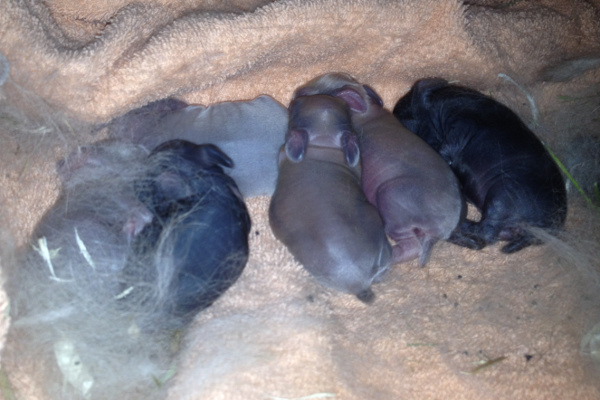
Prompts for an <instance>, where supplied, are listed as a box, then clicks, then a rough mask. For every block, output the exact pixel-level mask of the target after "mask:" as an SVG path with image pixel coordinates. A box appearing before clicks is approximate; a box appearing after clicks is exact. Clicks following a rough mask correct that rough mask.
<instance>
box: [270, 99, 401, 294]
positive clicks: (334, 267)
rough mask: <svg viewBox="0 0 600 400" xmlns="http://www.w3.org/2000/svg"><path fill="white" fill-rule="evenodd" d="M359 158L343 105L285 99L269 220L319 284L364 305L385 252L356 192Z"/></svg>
mask: <svg viewBox="0 0 600 400" xmlns="http://www.w3.org/2000/svg"><path fill="white" fill-rule="evenodd" d="M359 157H360V153H359V148H358V139H357V137H356V134H355V133H354V132H353V131H352V124H351V119H350V113H349V110H348V108H347V106H346V104H344V102H343V101H341V100H340V99H336V98H334V97H331V96H311V97H306V98H302V99H298V100H296V101H294V102H292V104H291V105H290V129H289V131H288V134H287V135H286V142H285V145H284V146H283V147H282V149H281V151H280V153H279V177H278V180H277V187H276V189H275V193H274V194H273V197H272V199H271V205H270V208H269V222H270V224H271V228H272V230H273V232H274V233H275V236H276V237H277V238H278V239H279V240H281V241H282V242H283V243H284V244H285V245H286V246H287V247H288V249H289V250H290V252H291V253H292V254H293V255H294V257H295V258H296V259H297V260H298V261H299V262H300V263H301V264H302V265H303V266H304V268H306V269H307V270H308V271H309V272H310V273H311V274H312V275H313V276H314V277H315V278H316V279H317V280H318V281H319V282H320V283H321V284H323V285H325V286H328V287H332V288H334V289H336V290H340V291H342V292H346V293H351V294H355V295H356V296H357V297H358V298H359V299H360V300H362V301H363V302H365V303H369V302H371V301H373V299H374V294H373V292H372V290H371V284H372V283H373V282H377V281H379V280H380V279H381V277H382V276H383V275H384V273H385V272H386V271H387V269H388V268H389V265H390V263H391V259H392V255H391V248H390V245H389V243H388V241H387V238H386V236H385V231H384V227H383V222H382V220H381V217H380V216H379V214H378V212H377V210H376V209H375V207H373V206H372V205H371V204H369V202H368V201H367V199H366V198H365V196H364V194H363V192H362V190H361V187H360V165H359Z"/></svg>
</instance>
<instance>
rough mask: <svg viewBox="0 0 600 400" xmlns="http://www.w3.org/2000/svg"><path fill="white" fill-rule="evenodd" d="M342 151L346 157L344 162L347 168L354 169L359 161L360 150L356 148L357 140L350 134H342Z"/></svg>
mask: <svg viewBox="0 0 600 400" xmlns="http://www.w3.org/2000/svg"><path fill="white" fill-rule="evenodd" d="M341 140H342V149H343V150H344V154H345V155H346V162H347V163H348V165H349V166H351V167H355V166H356V165H357V164H358V161H359V160H360V150H359V147H358V138H357V137H356V135H355V134H353V133H351V132H344V133H343V134H342V139H341Z"/></svg>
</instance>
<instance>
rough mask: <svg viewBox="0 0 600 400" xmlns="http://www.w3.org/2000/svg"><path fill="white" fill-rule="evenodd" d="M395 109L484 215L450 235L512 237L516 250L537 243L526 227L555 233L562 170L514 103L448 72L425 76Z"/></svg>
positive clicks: (507, 249) (563, 205)
mask: <svg viewBox="0 0 600 400" xmlns="http://www.w3.org/2000/svg"><path fill="white" fill-rule="evenodd" d="M394 115H395V116H396V117H397V118H398V120H399V121H400V122H401V123H402V124H404V125H405V126H406V127H407V128H408V129H410V130H411V131H413V132H414V133H416V134H417V135H418V136H419V137H421V138H422V139H423V140H425V141H426V142H427V143H428V144H429V145H431V146H432V147H433V148H434V149H435V150H436V151H437V152H438V153H440V155H441V156H442V158H444V160H446V161H447V162H448V164H450V167H451V168H452V170H453V171H454V173H455V174H456V176H457V177H458V179H459V181H460V183H461V185H462V191H463V193H464V195H465V197H466V199H467V200H468V201H470V202H471V203H473V204H474V205H475V206H476V207H477V208H478V209H479V210H480V211H481V214H482V216H481V220H480V221H479V222H474V221H470V220H465V221H463V222H462V223H461V224H460V225H459V227H458V228H457V230H456V231H455V232H454V233H453V235H452V236H451V237H450V239H449V240H450V241H451V242H454V243H456V244H459V245H464V243H463V242H464V240H463V239H464V237H465V236H473V235H474V236H476V237H480V238H481V239H483V240H484V241H485V242H486V243H487V244H492V243H495V242H496V241H498V240H506V241H508V244H506V245H505V246H504V247H503V248H502V251H503V252H504V253H513V252H515V251H518V250H521V249H522V248H524V247H527V246H529V245H531V244H539V240H537V239H536V238H534V237H533V236H532V235H531V234H530V233H529V232H528V231H527V226H534V227H540V228H545V229H549V230H550V231H551V232H555V231H556V230H557V229H559V228H561V227H562V225H563V224H564V221H565V218H566V215H567V194H566V190H565V184H564V181H563V177H562V175H561V172H560V170H559V168H558V167H557V165H556V164H555V163H554V161H553V160H552V158H551V156H550V154H549V153H548V151H547V150H546V149H545V148H544V145H543V144H542V143H541V141H540V140H539V139H538V138H537V137H536V136H535V134H534V133H533V132H532V131H531V130H530V129H528V128H527V127H526V126H525V124H524V123H523V122H522V121H521V120H520V119H519V117H518V116H517V115H516V114H515V113H514V112H513V111H511V110H510V109H509V108H507V107H505V106H504V105H502V104H500V103H498V102H497V101H495V100H493V99H491V98H490V97H487V96H485V95H483V94H481V93H479V92H477V91H475V90H472V89H468V88H465V87H461V86H456V85H450V84H448V82H446V81H445V80H443V79H438V78H433V79H422V80H420V81H418V82H416V83H415V84H414V86H413V87H412V88H411V90H410V91H409V92H408V93H407V94H406V95H405V96H404V97H402V98H401V99H400V100H399V101H398V103H397V104H396V106H395V107H394Z"/></svg>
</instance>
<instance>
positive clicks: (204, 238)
mask: <svg viewBox="0 0 600 400" xmlns="http://www.w3.org/2000/svg"><path fill="white" fill-rule="evenodd" d="M149 161H150V163H151V168H150V170H149V173H148V177H147V179H145V180H142V181H141V182H140V183H139V184H138V190H137V192H138V198H139V199H140V201H141V202H142V203H144V204H145V205H146V206H147V207H148V208H149V209H150V210H151V212H152V213H153V214H154V218H153V220H152V222H151V223H150V224H149V225H148V226H146V228H145V229H144V230H143V231H142V232H141V233H140V235H139V237H138V239H137V242H136V246H135V248H136V249H137V252H138V253H142V254H144V253H146V252H147V249H148V248H154V247H157V246H159V245H160V246H163V248H164V251H166V252H167V254H169V257H171V259H170V260H168V261H169V262H172V267H173V268H174V274H175V275H174V276H173V278H172V281H171V287H170V288H168V290H167V293H169V300H168V302H167V304H168V308H169V309H170V311H171V312H173V313H175V314H176V315H178V316H183V317H193V316H194V315H195V314H196V313H197V312H199V311H200V310H202V309H204V308H206V307H208V306H210V305H211V304H212V303H213V302H214V301H215V300H216V299H217V298H218V297H219V296H220V295H221V294H222V293H223V292H225V291H226V290H227V289H228V288H229V287H230V286H231V285H232V284H233V283H234V282H235V281H236V280H237V279H238V277H239V276H240V275H241V273H242V271H243V269H244V267H245V265H246V261H247V259H248V233H249V232H250V226H251V223H250V217H249V215H248V211H247V209H246V206H245V204H244V201H243V199H242V197H241V195H240V193H239V191H238V189H237V186H236V184H235V182H234V181H233V179H231V178H230V177H229V176H228V175H226V174H225V173H224V172H223V169H222V168H221V166H223V165H224V166H227V167H232V166H233V162H232V161H231V159H230V158H229V157H228V156H227V155H226V154H225V153H223V152H222V151H221V150H220V149H219V148H218V147H216V146H214V145H210V144H209V145H196V144H193V143H191V142H187V141H184V140H172V141H169V142H165V143H163V144H161V145H160V146H158V147H157V148H156V149H154V150H153V152H152V153H151V154H150V156H149ZM159 241H160V243H159Z"/></svg>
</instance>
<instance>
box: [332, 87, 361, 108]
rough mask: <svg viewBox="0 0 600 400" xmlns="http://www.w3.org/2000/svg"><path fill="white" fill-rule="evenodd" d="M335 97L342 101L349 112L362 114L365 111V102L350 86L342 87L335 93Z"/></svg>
mask: <svg viewBox="0 0 600 400" xmlns="http://www.w3.org/2000/svg"><path fill="white" fill-rule="evenodd" d="M334 96H335V97H339V98H340V99H342V100H344V101H345V102H346V104H348V107H350V110H352V111H354V112H359V113H363V112H365V111H367V102H366V101H365V99H364V98H363V96H362V95H361V94H360V93H358V91H357V90H356V89H355V88H353V87H351V86H344V87H343V88H341V89H339V90H337V91H335V93H334Z"/></svg>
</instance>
